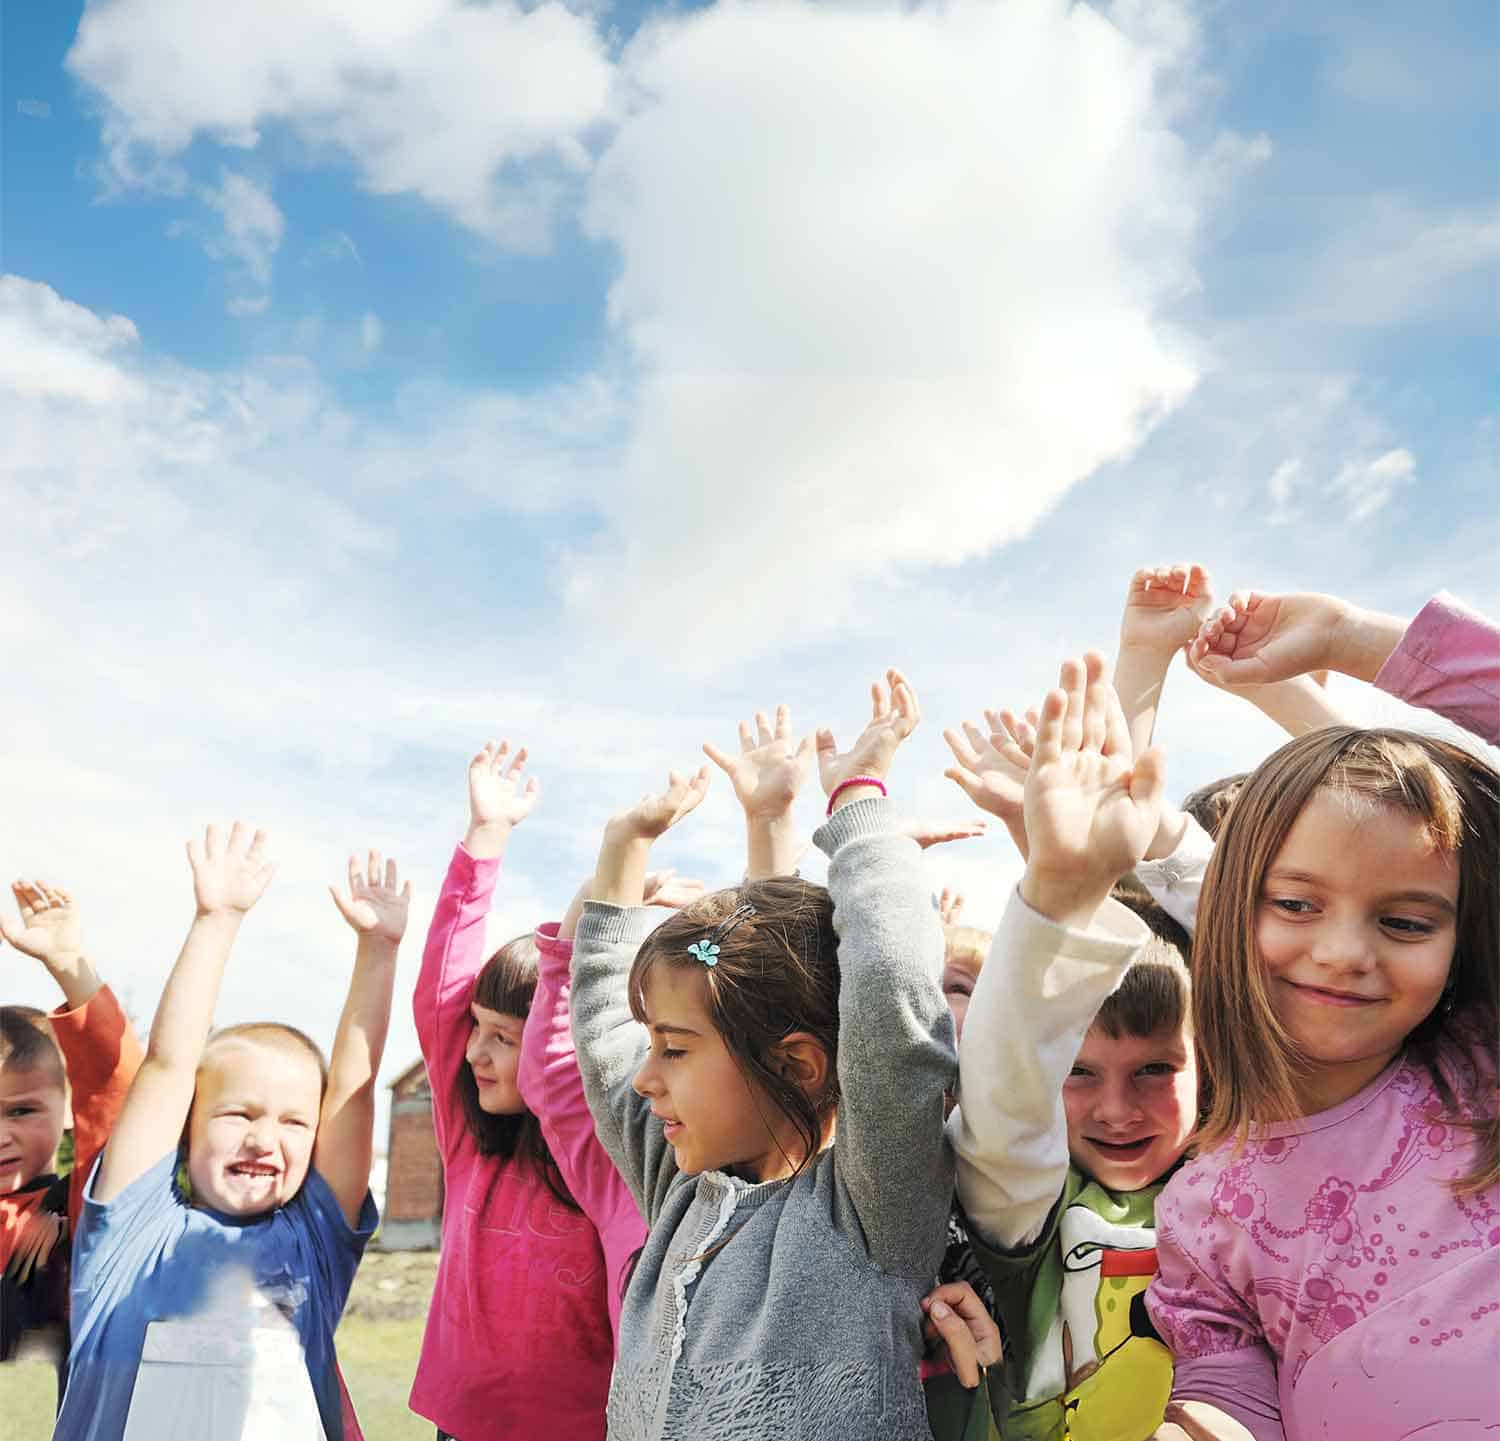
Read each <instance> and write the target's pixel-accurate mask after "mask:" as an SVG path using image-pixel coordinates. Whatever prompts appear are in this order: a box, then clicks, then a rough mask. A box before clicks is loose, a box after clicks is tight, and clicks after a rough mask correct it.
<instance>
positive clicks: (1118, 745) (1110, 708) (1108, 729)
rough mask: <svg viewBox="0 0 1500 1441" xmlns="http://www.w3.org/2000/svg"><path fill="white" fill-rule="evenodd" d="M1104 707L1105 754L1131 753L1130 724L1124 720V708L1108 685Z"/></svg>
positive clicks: (1112, 688)
mask: <svg viewBox="0 0 1500 1441" xmlns="http://www.w3.org/2000/svg"><path fill="white" fill-rule="evenodd" d="M1106 700H1107V703H1106V705H1105V708H1104V746H1103V753H1104V754H1105V755H1107V756H1128V755H1130V753H1131V741H1130V726H1129V724H1128V723H1127V722H1126V720H1125V711H1124V708H1123V707H1122V706H1121V705H1120V697H1119V695H1118V693H1117V692H1116V691H1115V688H1114V687H1113V686H1110V687H1108V693H1107V697H1106Z"/></svg>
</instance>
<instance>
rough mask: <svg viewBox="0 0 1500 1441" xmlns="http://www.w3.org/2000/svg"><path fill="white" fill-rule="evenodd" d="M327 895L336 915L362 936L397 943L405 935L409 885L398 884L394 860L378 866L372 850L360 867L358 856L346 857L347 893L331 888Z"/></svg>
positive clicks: (375, 853) (378, 861) (375, 855)
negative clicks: (347, 871)
mask: <svg viewBox="0 0 1500 1441" xmlns="http://www.w3.org/2000/svg"><path fill="white" fill-rule="evenodd" d="M328 890H329V894H330V895H332V897H333V903H334V905H336V906H337V907H338V908H339V914H340V915H341V916H343V918H344V919H345V920H346V921H348V922H349V924H350V925H351V926H352V927H353V928H354V929H355V930H356V931H358V932H359V934H360V935H362V936H369V937H370V938H371V939H372V940H379V941H387V942H389V943H390V944H391V945H395V944H397V943H398V942H399V941H400V940H401V937H402V936H404V935H405V934H406V916H407V912H408V911H409V910H410V908H411V882H410V881H407V883H406V884H405V885H404V886H401V885H399V883H398V879H397V876H396V863H395V861H386V862H385V863H384V866H382V864H381V859H380V852H379V851H371V852H370V853H369V858H368V860H367V861H366V864H365V866H364V867H363V868H361V866H360V863H359V857H358V856H350V857H349V894H348V895H347V896H344V895H342V894H341V893H340V892H339V891H337V890H336V889H334V887H332V886H330V887H329V888H328Z"/></svg>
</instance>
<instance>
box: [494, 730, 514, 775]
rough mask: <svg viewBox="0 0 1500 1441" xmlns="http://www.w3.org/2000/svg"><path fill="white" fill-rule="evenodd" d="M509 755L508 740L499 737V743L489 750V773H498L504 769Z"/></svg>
mask: <svg viewBox="0 0 1500 1441" xmlns="http://www.w3.org/2000/svg"><path fill="white" fill-rule="evenodd" d="M509 755H510V742H509V741H508V740H505V739H503V738H502V739H501V741H500V744H499V745H497V746H495V748H494V749H493V750H492V751H491V752H490V774H491V775H499V774H500V773H501V772H502V771H503V770H504V769H505V762H506V759H507V758H508V757H509Z"/></svg>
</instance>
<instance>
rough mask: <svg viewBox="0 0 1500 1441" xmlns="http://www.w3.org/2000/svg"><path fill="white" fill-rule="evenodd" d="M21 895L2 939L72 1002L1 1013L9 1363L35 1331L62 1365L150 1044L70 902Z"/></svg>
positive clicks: (1, 1333) (1, 1268)
mask: <svg viewBox="0 0 1500 1441" xmlns="http://www.w3.org/2000/svg"><path fill="white" fill-rule="evenodd" d="M11 891H12V893H13V894H14V895H15V898H16V904H17V906H18V907H19V908H20V924H19V925H18V924H16V923H15V922H13V921H10V920H7V919H6V918H5V917H3V916H0V936H3V937H4V938H5V940H7V941H8V942H9V943H10V944H11V945H12V946H14V947H15V948H16V950H18V951H21V952H22V953H23V954H25V955H28V956H31V957H32V958H33V959H35V960H38V961H40V962H41V963H42V965H43V966H45V967H46V969H47V973H48V974H49V975H50V976H51V977H52V979H53V980H54V981H56V982H57V984H58V988H59V989H60V990H61V991H62V994H63V1004H62V1005H60V1006H59V1007H58V1008H57V1009H56V1010H54V1011H52V1012H51V1013H50V1014H47V1015H44V1014H43V1013H42V1012H41V1011H36V1010H33V1009H32V1008H31V1007H29V1006H0V1361H8V1360H10V1359H11V1357H12V1356H14V1355H15V1353H16V1350H17V1349H18V1347H19V1346H20V1345H21V1343H22V1341H23V1339H24V1338H25V1337H26V1336H27V1335H28V1334H31V1333H41V1335H40V1339H41V1340H42V1342H43V1344H44V1345H46V1344H48V1343H49V1339H50V1344H52V1345H54V1346H55V1348H56V1353H57V1360H58V1364H59V1366H61V1363H62V1359H63V1358H64V1357H65V1356H66V1355H67V1296H68V1265H67V1262H68V1241H69V1239H70V1238H71V1236H72V1233H73V1227H74V1226H75V1225H76V1223H77V1220H78V1214H79V1210H80V1207H81V1205H82V1197H83V1186H84V1183H85V1182H86V1181H87V1179H88V1173H89V1168H90V1167H91V1166H92V1165H93V1163H94V1158H95V1156H97V1155H98V1153H99V1151H100V1149H101V1148H102V1147H103V1145H104V1142H105V1140H106V1139H107V1138H108V1136H109V1131H110V1127H111V1126H113V1125H114V1122H115V1118H116V1117H117V1116H118V1115H119V1113H120V1107H121V1105H122V1104H123V1102H124V1100H125V1093H126V1092H127V1091H128V1090H129V1089H130V1082H131V1080H132V1079H133V1078H134V1076H135V1072H136V1068H137V1067H138V1066H139V1065H140V1063H141V1047H140V1042H139V1041H138V1040H137V1039H136V1036H135V1032H134V1031H133V1030H132V1029H131V1026H130V1021H129V1020H128V1019H127V1017H126V1015H125V1012H124V1011H123V1010H122V1009H121V1008H120V1003H119V1001H117V1000H116V999H115V996H114V992H112V991H111V990H110V989H109V987H108V986H106V985H104V984H103V982H101V981H100V979H99V976H98V973H97V972H96V971H95V970H94V968H93V966H92V965H91V964H90V963H89V961H88V959H87V957H86V956H85V955H84V953H83V948H82V941H81V938H80V926H79V918H78V910H77V907H76V906H74V904H73V899H72V897H71V896H70V895H68V893H67V892H66V891H62V890H58V889H56V888H54V887H52V886H47V885H43V884H42V883H41V882H39V881H16V882H15V883H14V884H13V885H12V886H11ZM70 1104H71V1109H72V1127H73V1168H72V1171H71V1173H70V1174H69V1175H68V1176H67V1177H59V1176H57V1175H56V1174H55V1173H54V1171H53V1165H54V1161H55V1157H56V1153H57V1147H58V1142H59V1141H60V1140H61V1139H62V1134H63V1131H64V1129H65V1128H66V1127H67V1125H68V1124H69V1107H70ZM49 1333H50V1338H49ZM61 1379H62V1378H61V1374H59V1394H60V1393H61Z"/></svg>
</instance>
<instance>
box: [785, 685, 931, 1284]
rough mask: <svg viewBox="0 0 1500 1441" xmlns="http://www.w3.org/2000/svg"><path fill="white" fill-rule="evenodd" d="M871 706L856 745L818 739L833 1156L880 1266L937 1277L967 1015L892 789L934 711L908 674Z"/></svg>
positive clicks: (874, 692) (883, 689)
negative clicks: (833, 990) (924, 713)
mask: <svg viewBox="0 0 1500 1441" xmlns="http://www.w3.org/2000/svg"><path fill="white" fill-rule="evenodd" d="M887 686H888V687H889V689H887ZM871 702H872V704H871V715H870V721H869V724H868V725H866V726H865V728H864V730H863V732H862V733H861V734H860V736H859V737H858V739H856V740H855V742H854V744H853V745H852V746H851V747H850V748H849V749H848V750H847V751H840V750H839V748H838V745H837V743H836V742H835V740H834V738H833V733H832V732H831V731H829V730H827V729H824V730H820V731H819V732H818V738H817V744H818V772H819V776H820V778H821V780H822V783H823V790H824V792H825V793H826V794H827V796H828V800H829V818H828V821H827V822H826V824H824V825H823V826H821V827H819V829H818V832H817V834H816V835H815V836H814V837H813V840H814V842H815V843H816V844H817V845H818V846H819V847H820V848H821V849H822V850H823V851H824V852H825V854H827V856H828V858H829V866H828V889H829V892H830V893H831V895H832V897H833V925H834V930H835V931H836V932H837V933H838V938H839V1041H838V1076H839V1096H840V1099H839V1109H838V1121H837V1130H836V1133H835V1140H834V1149H833V1160H834V1166H835V1169H836V1174H837V1177H838V1181H839V1183H840V1185H841V1186H842V1188H843V1189H844V1191H845V1192H846V1193H847V1194H848V1196H849V1199H850V1200H851V1201H852V1203H853V1205H854V1209H855V1212H856V1213H857V1214H858V1216H859V1219H860V1224H861V1226H862V1228H863V1230H864V1235H865V1241H866V1244H867V1245H868V1246H869V1249H870V1255H871V1256H872V1257H873V1259H874V1260H875V1261H876V1263H877V1264H879V1265H880V1266H882V1267H884V1268H885V1269H886V1270H889V1271H891V1272H893V1273H896V1274H899V1275H902V1276H907V1277H913V1278H922V1279H923V1280H931V1278H932V1277H933V1276H934V1275H935V1274H936V1270H937V1266H938V1262H939V1260H940V1259H941V1257H942V1252H943V1246H944V1242H945V1237H946V1234H947V1217H948V1212H949V1209H950V1207H951V1204H952V1194H953V1182H952V1178H953V1157H952V1155H951V1153H950V1152H949V1150H948V1147H947V1144H946V1142H945V1141H944V1139H943V1099H944V1095H945V1093H946V1092H947V1091H948V1089H949V1088H950V1087H951V1086H952V1084H953V1081H954V1076H955V1071H956V1061H957V1056H956V1055H955V1052H954V1044H953V1017H952V1014H951V1013H950V1012H949V1010H948V1006H947V1002H946V1001H945V1000H944V998H943V993H942V991H941V989H940V988H939V984H938V977H939V973H940V972H941V970H942V964H943V932H942V927H941V925H940V924H939V922H938V918H937V912H936V911H934V910H933V908H932V897H931V891H930V888H929V886H928V884H927V879H926V876H925V875H924V874H923V869H922V865H921V860H920V852H919V850H918V848H917V846H916V843H915V842H914V841H913V840H912V839H911V838H910V837H908V836H902V835H899V834H898V833H897V832H896V830H895V822H894V818H893V816H892V814H891V807H890V804H889V802H888V801H886V800H884V799H883V798H882V796H881V790H882V789H883V783H884V780H885V777H886V776H887V775H888V774H889V772H890V768H891V764H892V762H893V761H894V759H895V756H896V751H897V749H898V748H899V747H900V745H901V743H902V742H903V741H904V740H905V739H906V738H907V737H908V736H909V735H910V734H911V733H912V731H913V729H914V728H915V727H916V725H917V722H918V720H919V719H920V716H921V712H920V709H919V707H918V704H917V697H916V694H915V692H914V691H913V690H912V688H911V687H910V686H909V685H908V684H907V682H906V679H905V677H904V676H903V675H901V673H900V672H899V671H894V670H893V671H889V672H887V674H886V684H885V685H882V684H879V683H877V684H876V685H874V686H872V687H871ZM876 782H879V783H881V784H880V785H876V784H875V783H876Z"/></svg>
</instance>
